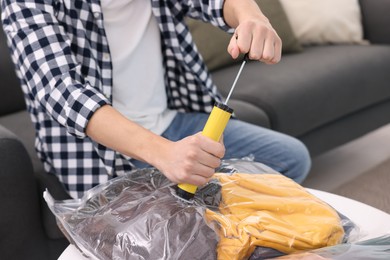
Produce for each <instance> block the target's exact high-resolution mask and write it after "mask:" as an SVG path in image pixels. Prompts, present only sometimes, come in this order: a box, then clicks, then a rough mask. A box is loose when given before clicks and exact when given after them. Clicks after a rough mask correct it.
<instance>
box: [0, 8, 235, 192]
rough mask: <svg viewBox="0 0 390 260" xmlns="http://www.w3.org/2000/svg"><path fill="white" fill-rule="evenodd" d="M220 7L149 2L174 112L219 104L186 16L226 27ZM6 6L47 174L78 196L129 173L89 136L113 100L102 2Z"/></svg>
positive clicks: (11, 43) (116, 156) (6, 24)
mask: <svg viewBox="0 0 390 260" xmlns="http://www.w3.org/2000/svg"><path fill="white" fill-rule="evenodd" d="M222 5H223V0H210V1H200V0H199V1H195V0H183V1H178V0H171V1H158V0H152V11H153V14H154V15H155V17H156V18H157V20H158V24H159V28H160V31H161V36H162V53H163V59H164V64H163V65H164V69H165V84H166V86H167V88H166V89H167V95H168V106H169V107H170V108H172V109H177V110H179V111H204V112H209V111H211V108H212V104H213V103H214V101H215V100H220V96H219V94H218V92H217V89H216V87H215V86H214V85H213V83H212V81H211V78H210V75H209V73H208V72H207V69H206V67H205V65H204V63H203V61H202V58H201V57H200V55H199V54H198V52H197V49H196V47H195V45H194V43H193V41H192V37H191V35H190V33H189V31H188V28H187V26H186V25H185V23H184V21H183V19H184V16H190V17H193V18H196V19H202V20H204V21H208V22H211V23H212V24H213V25H215V26H219V27H220V28H222V29H224V30H229V28H228V26H227V25H226V24H225V22H224V20H223V18H222ZM1 8H2V20H3V26H4V31H5V32H6V34H7V37H8V41H9V46H10V48H11V53H12V59H13V61H14V63H15V65H16V73H17V75H18V77H19V78H20V80H21V85H22V89H23V91H24V94H25V99H26V103H27V109H28V111H29V113H30V115H31V119H32V121H33V123H34V125H35V128H36V142H35V146H36V149H37V152H38V155H39V157H40V158H41V160H42V161H43V162H44V166H45V169H46V171H48V172H50V173H54V174H56V175H57V176H58V178H59V179H60V181H61V182H62V183H63V184H64V185H65V188H66V189H67V190H68V191H69V193H70V195H71V196H73V197H80V196H81V195H82V194H83V193H84V191H86V190H88V189H90V188H92V187H93V186H95V185H97V184H99V183H103V182H106V181H107V180H108V179H110V178H112V177H114V176H117V175H120V174H122V173H124V172H125V171H128V170H131V164H130V162H129V158H128V157H126V156H124V155H122V154H119V153H117V152H115V151H113V150H111V149H108V148H107V147H104V146H102V145H100V144H98V143H96V142H94V141H92V140H91V139H90V138H88V137H87V136H86V133H85V129H86V126H87V124H88V120H89V119H90V118H91V116H92V115H93V113H94V112H95V111H96V110H97V109H98V108H100V107H101V106H103V105H106V104H110V102H111V100H112V63H111V58H110V50H109V46H108V41H107V37H106V35H105V31H104V27H103V14H102V9H101V6H100V2H99V0H85V1H82V0H53V1H49V0H35V1H33V0H25V1H22V0H1ZM140 91H142V90H141V89H140Z"/></svg>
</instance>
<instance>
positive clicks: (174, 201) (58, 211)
mask: <svg viewBox="0 0 390 260" xmlns="http://www.w3.org/2000/svg"><path fill="white" fill-rule="evenodd" d="M217 171H218V172H219V173H217V174H215V178H213V179H212V180H211V181H210V182H209V183H208V184H207V185H205V186H203V187H200V188H199V189H198V191H197V193H196V195H195V198H194V200H192V201H184V200H182V199H180V198H178V197H177V196H176V195H175V194H176V192H175V187H176V185H175V184H173V183H171V182H170V181H169V180H168V179H167V178H166V177H165V176H164V175H163V174H161V173H160V172H159V171H158V170H156V169H154V168H148V169H141V170H136V171H132V172H130V173H128V174H126V175H124V176H121V177H117V178H115V179H112V180H110V181H109V182H107V183H105V184H102V185H99V186H96V187H94V188H93V189H91V190H89V191H88V192H87V193H86V194H85V196H84V197H83V198H82V199H79V200H67V201H55V200H54V199H53V198H52V197H51V196H50V194H49V192H48V191H46V192H45V193H44V197H45V199H46V201H47V203H48V205H49V208H50V209H51V210H52V212H53V213H54V215H55V216H56V218H57V221H58V224H59V226H60V228H61V229H62V231H63V232H64V234H65V235H66V236H67V237H68V239H69V240H70V242H71V243H73V244H75V245H76V246H77V247H78V248H79V249H81V250H82V251H83V252H84V253H85V254H86V255H92V256H95V257H97V258H99V259H246V258H249V257H251V255H252V257H251V259H265V258H268V257H276V256H281V255H285V254H289V253H293V252H295V251H297V250H311V249H314V248H320V247H325V246H331V245H337V244H340V243H344V242H346V241H347V239H348V234H349V233H350V231H351V230H354V229H356V228H357V227H356V226H355V225H354V224H353V223H352V222H351V221H350V220H349V219H347V218H345V217H343V216H341V215H339V214H338V213H337V212H336V211H335V210H333V209H332V208H331V207H330V206H329V205H327V204H326V203H324V202H323V201H321V200H319V199H318V198H316V197H315V196H313V195H311V194H310V193H308V192H307V191H306V190H305V189H304V188H303V187H301V186H299V185H298V184H296V183H294V182H293V181H292V180H290V179H288V178H286V177H284V176H282V175H280V174H278V173H277V172H275V171H273V170H272V169H271V168H269V167H267V166H265V165H263V164H260V163H255V162H253V161H251V160H247V159H237V160H228V161H224V162H223V163H222V165H221V167H220V168H219V169H217ZM253 173H256V174H253Z"/></svg>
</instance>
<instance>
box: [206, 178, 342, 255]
mask: <svg viewBox="0 0 390 260" xmlns="http://www.w3.org/2000/svg"><path fill="white" fill-rule="evenodd" d="M215 177H216V178H217V179H218V180H219V182H220V183H221V186H222V190H221V192H222V201H221V203H220V205H219V212H214V211H211V210H207V211H206V215H205V216H206V218H207V219H208V220H209V221H216V222H217V223H218V224H219V227H220V229H219V234H220V238H221V240H220V241H219V243H218V259H246V258H248V257H249V256H250V255H251V254H252V253H253V251H254V250H255V247H256V246H263V247H269V248H273V249H276V250H278V251H280V252H283V253H292V252H295V251H299V250H308V249H313V248H321V247H325V246H332V245H336V244H339V243H341V242H342V240H343V237H344V229H343V227H342V222H341V219H340V217H339V215H338V214H337V212H336V211H335V210H334V209H333V208H331V207H330V206H329V205H327V204H326V203H324V202H323V201H321V200H320V199H318V198H316V197H315V196H313V195H312V194H310V193H309V192H307V191H306V190H305V189H304V188H303V187H301V186H300V185H298V184H297V183H295V182H293V181H292V180H290V179H288V178H286V177H284V176H283V175H277V174H261V175H257V174H244V173H235V174H233V175H226V174H216V175H215Z"/></svg>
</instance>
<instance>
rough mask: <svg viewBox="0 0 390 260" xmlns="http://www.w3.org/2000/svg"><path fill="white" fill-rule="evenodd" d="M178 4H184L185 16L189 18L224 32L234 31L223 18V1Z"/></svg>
mask: <svg viewBox="0 0 390 260" xmlns="http://www.w3.org/2000/svg"><path fill="white" fill-rule="evenodd" d="M174 2H175V1H174ZM179 2H184V5H185V6H186V7H187V10H188V13H187V15H188V16H189V17H191V18H194V19H200V20H203V21H205V22H209V23H211V24H212V25H214V26H217V27H219V28H221V29H222V30H224V31H227V32H229V33H233V31H234V29H233V28H231V27H230V26H229V25H228V24H227V23H226V21H225V20H224V18H223V4H224V2H225V1H224V0H210V1H198V0H187V1H179Z"/></svg>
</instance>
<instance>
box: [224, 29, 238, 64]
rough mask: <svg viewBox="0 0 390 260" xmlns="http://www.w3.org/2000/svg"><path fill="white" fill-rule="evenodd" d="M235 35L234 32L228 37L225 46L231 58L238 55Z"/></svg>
mask: <svg viewBox="0 0 390 260" xmlns="http://www.w3.org/2000/svg"><path fill="white" fill-rule="evenodd" d="M236 37H237V36H236V34H233V36H232V38H230V42H229V45H228V48H227V50H228V52H229V54H230V56H232V58H233V59H237V58H238V56H239V55H240V49H239V48H238V45H237V40H236Z"/></svg>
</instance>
